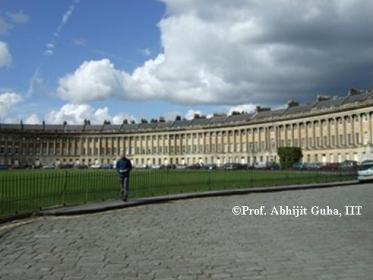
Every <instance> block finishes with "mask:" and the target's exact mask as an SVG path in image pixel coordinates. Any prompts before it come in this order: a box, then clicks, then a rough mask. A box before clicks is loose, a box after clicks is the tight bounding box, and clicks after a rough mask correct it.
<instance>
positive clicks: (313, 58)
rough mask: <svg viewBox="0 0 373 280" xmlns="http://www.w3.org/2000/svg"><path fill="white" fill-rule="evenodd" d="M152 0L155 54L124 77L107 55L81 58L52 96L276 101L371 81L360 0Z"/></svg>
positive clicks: (370, 36) (367, 12) (370, 20)
mask: <svg viewBox="0 0 373 280" xmlns="http://www.w3.org/2000/svg"><path fill="white" fill-rule="evenodd" d="M162 1H163V2H164V3H165V4H166V7H167V13H166V16H165V17H164V18H163V19H162V20H161V21H160V23H159V28H160V31H161V44H162V49H163V51H162V53H159V54H158V55H157V56H155V58H153V59H149V60H147V61H146V62H145V63H144V65H142V66H141V67H138V68H136V69H135V70H134V71H133V72H132V73H127V72H125V71H122V70H120V69H115V68H114V67H113V66H112V64H111V63H110V62H109V61H86V62H84V63H83V64H82V65H81V66H80V67H79V69H78V70H77V71H76V72H75V73H74V74H69V75H67V77H64V78H63V79H61V80H60V88H59V93H60V96H63V98H64V99H66V100H69V101H70V102H85V101H90V100H98V99H104V98H108V97H111V96H114V95H118V96H120V97H121V98H123V99H126V100H128V99H130V100H149V99H152V100H167V101H171V102H175V103H179V104H224V105H227V104H228V105H236V104H250V103H262V104H263V103H264V104H267V103H273V104H279V103H283V102H284V101H286V100H288V99H299V100H300V101H302V100H304V99H306V98H307V94H311V93H312V94H314V93H315V92H327V93H331V94H340V93H342V92H345V90H346V88H349V87H362V88H364V87H369V86H371V85H372V83H373V82H372V77H371V69H372V67H373V61H372V59H371V54H372V52H373V45H372V43H371V42H372V40H373V30H372V29H373V28H372V26H373V17H372V16H371V11H372V10H373V2H372V1H370V0H362V1H358V2H356V1H352V0H331V1H314V0H304V1H292V0H282V1H278V0H268V1H259V0H254V1H227V0H206V1H197V0H178V1H175V0H162ZM96 64H99V65H101V66H100V67H93V65H96ZM88 66H92V67H88ZM86 68H87V69H86ZM88 69H89V70H90V71H91V72H90V73H91V74H92V75H91V76H89V77H88V76H87V75H83V74H84V72H85V71H86V70H88ZM101 71H106V72H107V74H108V75H109V76H114V77H115V78H108V77H107V76H106V74H104V73H103V72H101ZM78 77H85V78H86V79H85V80H84V81H83V80H81V79H77V78H78ZM87 84H89V85H90V86H87ZM87 89H89V90H96V92H97V93H93V92H89V91H88V90H87Z"/></svg>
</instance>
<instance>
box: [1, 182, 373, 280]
mask: <svg viewBox="0 0 373 280" xmlns="http://www.w3.org/2000/svg"><path fill="white" fill-rule="evenodd" d="M236 205H238V206H242V205H247V206H249V207H251V208H253V209H254V208H255V209H259V208H260V206H262V205H264V206H265V207H266V213H267V215H266V216H250V215H246V216H243V215H237V216H235V215H233V213H232V207H233V206H236ZM285 205H288V206H293V205H294V206H296V205H298V206H304V207H306V208H308V210H310V209H311V207H312V206H314V205H316V206H320V207H325V206H327V205H329V206H330V207H332V208H335V209H339V210H341V213H342V212H343V213H344V206H345V205H362V206H363V209H362V215H361V216H344V215H342V217H338V216H320V215H319V216H316V215H313V214H311V213H308V215H304V216H300V217H298V218H295V217H294V216H277V215H271V214H270V213H271V212H272V210H273V208H272V207H273V206H275V207H276V209H277V210H279V206H285ZM273 214H275V213H274V212H273ZM0 279H87V280H88V279H89V280H95V279H144V280H146V279H179V280H181V279H286V280H288V279H319V280H321V279H325V280H326V279H349V280H351V279H354V280H356V279H373V184H371V185H368V184H366V185H359V186H349V187H335V188H327V189H313V190H300V191H286V192H276V193H258V194H249V195H242V196H229V197H212V198H203V199H192V200H184V201H177V202H173V203H164V204H158V205H147V206H141V207H136V208H127V209H123V210H116V211H111V212H105V213H98V214H92V215H85V216H75V217H47V218H37V219H32V220H28V221H22V223H18V224H17V225H5V226H4V225H3V226H2V227H0Z"/></svg>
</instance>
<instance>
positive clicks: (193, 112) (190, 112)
mask: <svg viewBox="0 0 373 280" xmlns="http://www.w3.org/2000/svg"><path fill="white" fill-rule="evenodd" d="M194 115H202V112H201V111H199V110H193V109H191V110H188V112H187V113H186V114H185V118H186V119H187V120H192V119H193V118H194Z"/></svg>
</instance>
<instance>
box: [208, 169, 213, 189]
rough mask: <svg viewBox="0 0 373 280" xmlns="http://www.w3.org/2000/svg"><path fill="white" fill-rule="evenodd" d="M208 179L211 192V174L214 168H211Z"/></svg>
mask: <svg viewBox="0 0 373 280" xmlns="http://www.w3.org/2000/svg"><path fill="white" fill-rule="evenodd" d="M207 172H208V179H207V184H208V186H209V190H211V172H212V167H209V169H208V171H207Z"/></svg>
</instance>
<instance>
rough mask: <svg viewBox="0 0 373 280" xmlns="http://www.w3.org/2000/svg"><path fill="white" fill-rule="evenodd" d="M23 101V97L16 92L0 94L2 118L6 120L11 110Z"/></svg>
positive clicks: (0, 114)
mask: <svg viewBox="0 0 373 280" xmlns="http://www.w3.org/2000/svg"><path fill="white" fill-rule="evenodd" d="M21 101H22V96H21V95H19V94H17V93H14V92H5V93H0V118H4V117H5V116H6V115H7V114H8V112H9V110H10V109H11V108H12V107H13V106H15V105H16V104H17V103H19V102H21Z"/></svg>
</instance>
